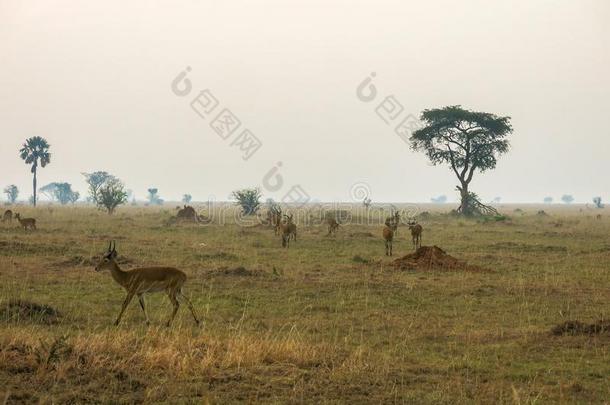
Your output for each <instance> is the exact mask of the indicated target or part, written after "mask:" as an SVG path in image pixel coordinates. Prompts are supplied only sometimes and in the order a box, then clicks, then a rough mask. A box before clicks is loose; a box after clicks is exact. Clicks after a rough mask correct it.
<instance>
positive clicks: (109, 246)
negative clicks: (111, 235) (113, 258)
mask: <svg viewBox="0 0 610 405" xmlns="http://www.w3.org/2000/svg"><path fill="white" fill-rule="evenodd" d="M111 249H112V241H110V242H108V251H109V252H112V250H111Z"/></svg>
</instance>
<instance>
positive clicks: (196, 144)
mask: <svg viewBox="0 0 610 405" xmlns="http://www.w3.org/2000/svg"><path fill="white" fill-rule="evenodd" d="M608 21H610V2H608V1H606V0H599V1H593V0H588V1H586V0H584V1H583V0H573V1H559V0H558V1H548V0H519V1H515V0H512V1H503V2H500V1H488V0H480V1H474V0H462V1H452V0H447V1H423V0H422V1H405V0H400V1H383V0H382V1H380V0H370V1H355V0H344V1H333V0H303V1H291V0H277V1H266V0H265V1H262V0H261V1H234V0H223V1H220V0H219V1H200V2H195V1H192V2H187V1H177V2H176V1H172V2H170V1H156V2H152V1H129V2H125V1H97V2H80V1H23V0H19V1H17V0H16V1H6V0H0V56H1V59H0V60H1V64H0V137H1V140H2V143H1V147H0V148H1V149H0V186H1V187H4V186H6V185H7V184H11V183H14V184H17V185H18V186H19V187H20V188H21V189H22V198H27V196H29V195H30V194H31V175H30V173H29V170H28V167H26V166H25V164H24V163H23V162H22V161H21V160H20V159H19V157H18V150H19V148H20V146H21V144H22V143H23V141H24V139H25V138H27V137H30V136H34V135H40V136H43V137H45V138H46V139H47V140H48V141H49V143H50V144H51V145H52V146H51V148H52V149H51V150H52V153H53V157H52V163H51V165H49V166H48V167H47V168H45V169H44V170H41V171H40V174H39V184H40V185H44V184H46V183H48V182H52V181H68V182H71V183H72V184H73V185H74V187H75V188H76V189H77V190H79V191H81V192H84V191H85V183H84V181H83V177H82V176H81V175H80V173H81V172H83V171H94V170H107V171H109V172H111V173H113V174H115V175H116V176H118V177H120V178H121V179H122V180H124V182H125V183H126V185H127V187H128V188H130V189H132V190H134V193H135V195H136V196H137V197H138V198H140V199H142V198H144V197H145V193H146V189H147V188H148V187H151V186H155V187H158V188H159V190H160V194H161V196H162V197H164V198H165V199H167V200H170V199H179V198H180V196H181V195H182V194H183V193H187V192H188V193H191V194H192V195H193V196H194V198H195V199H197V200H206V199H207V198H208V197H209V196H215V198H216V199H220V200H223V199H226V197H227V195H228V194H229V193H230V192H231V191H232V190H234V189H237V188H240V187H246V186H254V185H259V184H262V179H263V177H264V176H265V174H266V173H268V172H269V170H270V169H271V168H272V167H273V166H274V165H275V164H276V163H277V162H282V167H281V168H280V171H279V173H280V175H281V176H282V177H283V179H284V184H283V186H282V187H281V188H280V189H279V190H278V191H276V192H266V193H265V194H266V197H274V198H276V199H281V198H282V196H283V195H284V194H285V193H286V192H288V191H289V189H290V188H291V187H292V186H293V185H297V184H298V185H301V186H302V187H303V189H304V190H306V192H307V193H308V194H310V195H311V197H312V198H315V199H320V200H323V201H349V200H350V188H351V186H352V185H353V184H354V183H360V182H362V183H366V184H367V185H368V187H369V188H370V190H371V197H372V199H373V200H374V201H378V202H381V201H405V202H406V201H411V202H414V201H428V200H429V199H430V197H431V196H437V195H440V194H446V195H448V196H449V197H450V198H451V199H455V197H456V195H455V192H454V187H455V184H456V180H455V178H454V176H453V174H452V173H451V171H450V170H449V169H448V168H447V167H444V166H441V167H432V166H430V165H429V163H428V162H427V160H426V158H425V157H424V156H423V155H421V154H418V153H415V152H412V151H411V150H410V149H409V147H408V145H407V144H406V143H404V142H403V141H402V140H401V139H400V138H399V137H398V136H397V135H396V134H395V133H394V132H393V130H392V127H391V126H389V125H387V124H385V123H384V122H383V121H382V120H381V119H380V118H379V117H378V116H377V115H376V114H375V111H374V110H375V107H376V106H377V105H378V104H379V102H380V101H381V100H382V99H383V97H385V96H388V95H394V96H395V97H396V99H397V100H398V101H400V103H401V104H402V105H403V106H404V113H403V114H405V115H407V114H409V113H411V114H415V115H419V113H420V112H421V111H422V110H423V109H425V108H434V107H442V106H446V105H452V104H461V105H462V106H464V107H466V108H470V109H476V110H481V111H487V112H492V113H495V114H498V115H509V116H511V117H512V123H513V126H514V133H513V135H512V136H511V138H512V150H511V151H510V153H509V154H508V155H505V156H504V157H503V158H502V159H501V160H500V162H499V164H498V168H497V170H495V171H491V172H489V173H486V174H484V175H478V176H476V177H475V179H474V181H473V183H472V190H473V191H475V192H478V193H479V194H480V195H481V196H482V197H483V199H484V200H490V199H492V198H493V197H496V196H501V197H502V198H503V201H506V202H508V201H514V202H528V201H534V202H537V201H541V200H542V198H543V197H545V196H546V195H551V196H554V197H555V198H556V199H558V198H559V197H560V196H561V195H562V194H564V193H570V194H573V195H574V196H575V197H576V199H577V200H578V201H583V202H586V201H590V199H591V197H593V196H594V195H602V196H604V197H605V199H607V200H608V199H610V186H609V178H608V174H607V173H608V172H607V171H606V170H605V169H606V167H607V166H608V165H607V161H608V152H609V151H610V130H609V129H608V128H609V126H608V122H607V121H608V117H609V113H610V101H609V98H608V97H609V94H610V77H609V74H608V72H609V71H610V69H609V68H610V24H608ZM186 66H190V67H191V69H192V70H191V72H190V73H189V75H188V78H189V79H190V80H191V83H192V87H193V90H192V92H191V93H190V95H188V96H185V97H178V96H176V95H175V94H173V92H172V91H171V82H172V80H173V79H174V78H175V77H176V76H177V75H178V74H179V73H180V72H181V71H182V70H183V69H185V67H186ZM371 72H375V73H376V77H375V79H374V82H373V83H374V84H375V86H376V88H377V90H378V96H377V99H376V100H375V101H373V102H371V103H364V102H362V101H360V100H359V99H358V98H357V97H356V87H357V86H358V85H359V84H360V83H361V82H362V80H363V79H365V78H366V77H367V76H368V75H369V74H370V73H371ZM203 89H209V90H210V91H211V93H212V94H213V95H214V96H215V97H216V98H217V99H218V101H219V103H220V104H219V107H218V109H217V110H215V111H214V112H215V113H216V112H219V111H220V109H221V108H228V109H230V110H231V111H232V112H233V113H234V114H235V116H237V117H238V118H239V120H241V122H242V127H240V128H239V129H238V132H239V131H240V130H241V129H243V128H247V129H249V130H250V131H252V133H253V134H255V135H256V136H257V137H258V138H259V139H260V140H261V141H262V144H263V146H262V147H261V149H260V150H258V151H257V152H256V154H254V156H252V158H251V159H250V160H248V161H244V160H242V158H241V156H242V153H241V152H240V151H239V150H238V149H237V148H236V147H235V145H233V146H231V141H232V140H233V139H234V138H232V137H231V138H229V139H228V140H223V139H222V138H221V137H220V136H219V135H217V134H216V133H215V132H214V131H213V130H212V128H211V127H210V121H211V119H210V118H208V119H203V118H200V117H199V116H198V115H197V114H196V113H195V112H194V111H193V110H192V109H191V108H190V102H191V101H192V99H193V98H194V97H195V96H196V95H197V94H198V93H199V91H200V90H203ZM212 118H213V117H212ZM232 136H233V137H235V136H237V133H236V134H233V135H232Z"/></svg>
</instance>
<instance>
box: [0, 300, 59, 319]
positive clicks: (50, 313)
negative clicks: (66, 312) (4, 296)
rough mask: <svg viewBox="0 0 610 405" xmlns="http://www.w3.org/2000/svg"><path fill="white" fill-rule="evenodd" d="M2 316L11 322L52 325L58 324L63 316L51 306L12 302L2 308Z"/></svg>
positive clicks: (0, 308)
mask: <svg viewBox="0 0 610 405" xmlns="http://www.w3.org/2000/svg"><path fill="white" fill-rule="evenodd" d="M0 316H1V317H2V319H4V320H6V321H9V322H20V321H29V322H36V323H42V324H45V325H50V324H54V323H57V322H58V320H59V318H60V316H61V314H60V313H59V311H58V310H56V309H55V308H53V307H51V306H49V305H45V304H37V303H35V302H30V301H23V300H10V301H8V302H7V303H5V304H2V305H1V306H0Z"/></svg>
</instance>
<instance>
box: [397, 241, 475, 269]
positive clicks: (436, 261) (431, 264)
mask: <svg viewBox="0 0 610 405" xmlns="http://www.w3.org/2000/svg"><path fill="white" fill-rule="evenodd" d="M394 268H396V270H412V271H417V270H420V271H431V270H445V271H447V270H449V271H485V269H483V268H481V267H478V266H472V265H469V264H468V263H466V262H464V261H462V260H458V259H456V258H455V257H453V256H450V255H448V254H447V253H445V251H444V250H443V249H441V248H439V247H438V246H422V247H420V248H419V249H417V250H416V251H415V252H414V253H411V254H408V255H406V256H404V257H402V258H400V259H396V260H394Z"/></svg>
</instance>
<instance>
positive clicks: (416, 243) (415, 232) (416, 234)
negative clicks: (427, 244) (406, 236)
mask: <svg viewBox="0 0 610 405" xmlns="http://www.w3.org/2000/svg"><path fill="white" fill-rule="evenodd" d="M409 229H410V230H411V238H412V239H413V247H414V248H415V250H417V248H420V247H421V234H422V232H423V230H424V228H422V226H421V225H420V224H418V223H417V222H416V221H409Z"/></svg>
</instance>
